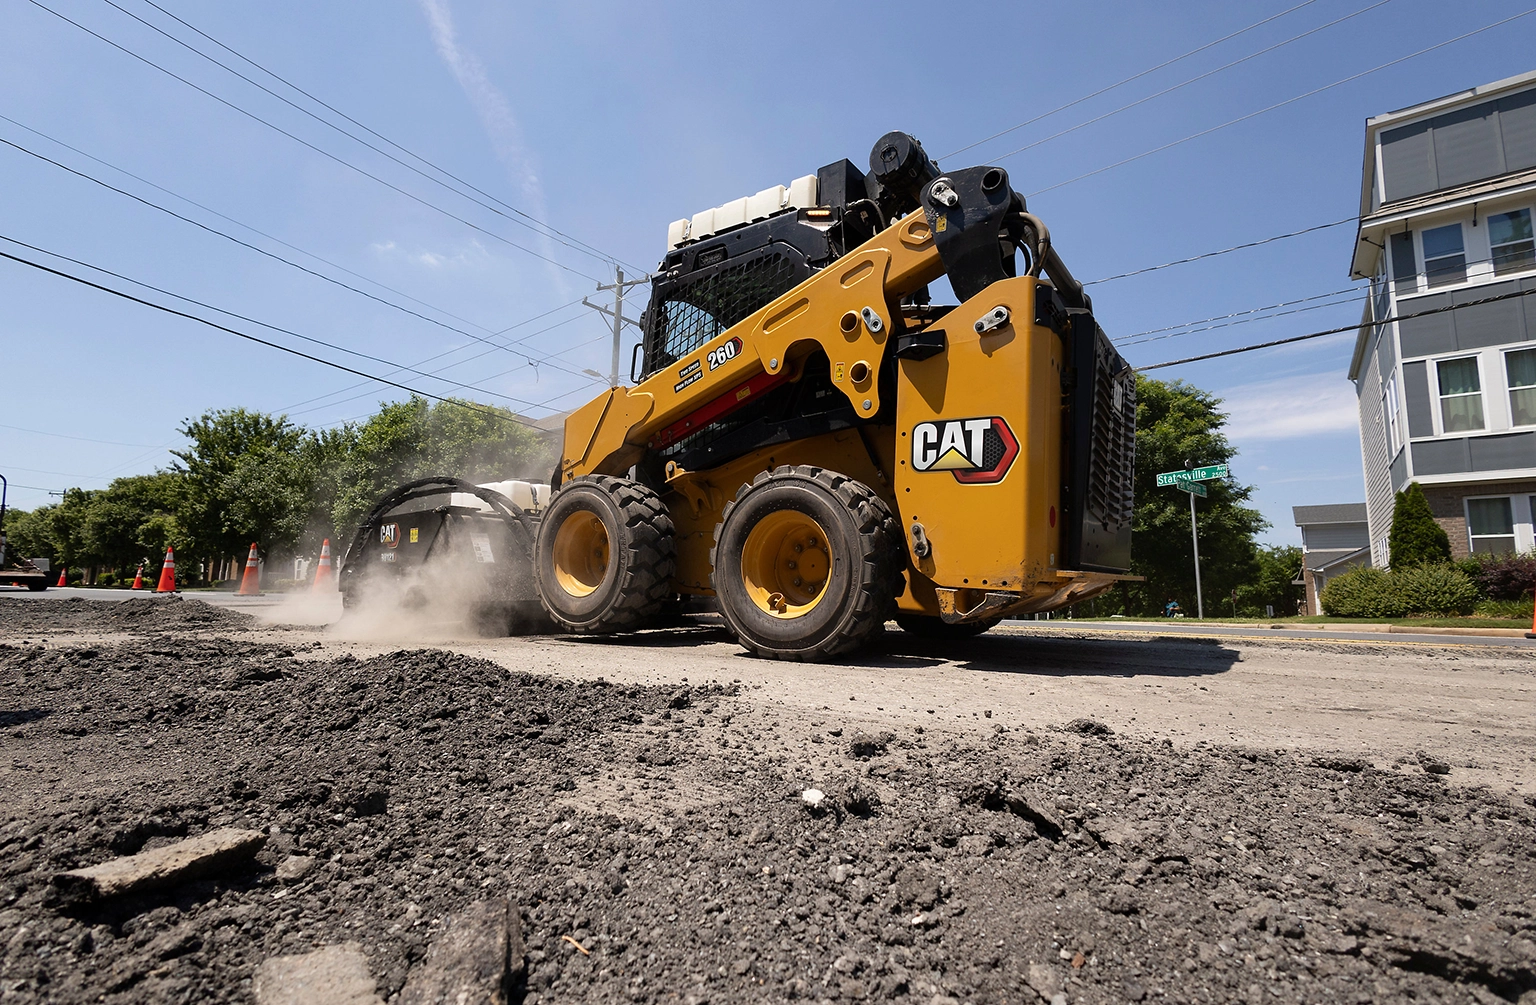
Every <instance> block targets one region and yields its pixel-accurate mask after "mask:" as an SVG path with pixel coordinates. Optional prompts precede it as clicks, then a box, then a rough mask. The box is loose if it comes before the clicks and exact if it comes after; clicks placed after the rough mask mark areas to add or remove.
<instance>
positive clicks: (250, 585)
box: [236, 544, 261, 597]
mask: <svg viewBox="0 0 1536 1005" xmlns="http://www.w3.org/2000/svg"><path fill="white" fill-rule="evenodd" d="M236 595H237V596H241V597H256V596H260V595H261V566H260V562H259V561H258V559H257V558H256V546H255V545H254V544H253V545H251V553H250V554H249V555H247V556H246V558H245V575H244V576H242V577H241V579H240V589H239V590H237V591H236Z"/></svg>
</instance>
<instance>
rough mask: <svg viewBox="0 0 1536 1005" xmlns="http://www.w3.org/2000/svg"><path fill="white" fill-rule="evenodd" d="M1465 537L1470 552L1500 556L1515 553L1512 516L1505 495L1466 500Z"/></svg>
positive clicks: (1513, 520)
mask: <svg viewBox="0 0 1536 1005" xmlns="http://www.w3.org/2000/svg"><path fill="white" fill-rule="evenodd" d="M1467 537H1468V538H1469V539H1470V541H1471V544H1472V550H1473V551H1474V552H1478V553H1481V554H1487V555H1503V554H1505V553H1507V552H1512V551H1514V550H1515V514H1514V510H1513V509H1512V508H1511V506H1510V505H1509V497H1508V496H1500V497H1497V498H1493V499H1468V500H1467Z"/></svg>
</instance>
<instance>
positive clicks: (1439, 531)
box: [1387, 482, 1451, 571]
mask: <svg viewBox="0 0 1536 1005" xmlns="http://www.w3.org/2000/svg"><path fill="white" fill-rule="evenodd" d="M1387 549H1388V550H1389V551H1390V552H1391V553H1392V561H1391V565H1392V569H1393V570H1394V571H1398V570H1402V569H1412V568H1415V567H1417V566H1421V565H1435V564H1438V563H1444V562H1449V561H1450V560H1451V539H1450V538H1449V537H1447V536H1446V533H1445V530H1444V528H1442V527H1441V526H1440V525H1439V524H1438V523H1436V522H1435V518H1434V516H1433V515H1432V514H1431V513H1430V511H1429V500H1428V499H1426V498H1424V490H1423V489H1421V488H1419V483H1418V482H1409V483H1408V487H1407V488H1406V489H1404V490H1403V491H1401V492H1399V493H1398V494H1397V500H1396V502H1395V503H1394V504H1393V506H1392V530H1391V531H1390V532H1389V533H1388V535H1387Z"/></svg>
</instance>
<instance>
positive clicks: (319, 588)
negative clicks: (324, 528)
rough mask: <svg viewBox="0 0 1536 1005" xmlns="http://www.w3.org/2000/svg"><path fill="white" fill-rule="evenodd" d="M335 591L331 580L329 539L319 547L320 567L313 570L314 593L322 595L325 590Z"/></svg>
mask: <svg viewBox="0 0 1536 1005" xmlns="http://www.w3.org/2000/svg"><path fill="white" fill-rule="evenodd" d="M331 589H335V583H334V581H333V580H332V579H331V539H330V538H326V539H325V542H324V543H323V544H321V545H320V565H319V567H317V568H316V569H315V585H314V586H313V587H312V592H314V593H324V592H325V591H326V590H331Z"/></svg>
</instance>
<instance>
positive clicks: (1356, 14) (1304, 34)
mask: <svg viewBox="0 0 1536 1005" xmlns="http://www.w3.org/2000/svg"><path fill="white" fill-rule="evenodd" d="M108 2H109V3H110V2H111V0H108ZM1391 2H1392V0H1376V2H1375V3H1372V4H1369V5H1367V6H1365V7H1361V8H1360V9H1359V10H1357V11H1355V12H1354V13H1352V14H1345V15H1344V16H1343V17H1341V18H1335V19H1334V20H1332V21H1329V22H1328V23H1327V24H1320V25H1318V26H1317V27H1316V28H1309V29H1308V30H1306V31H1304V32H1301V33H1300V34H1297V35H1292V36H1291V37H1290V38H1288V39H1285V40H1284V41H1281V42H1276V43H1275V44H1274V45H1270V46H1266V47H1265V48H1263V49H1260V50H1259V51H1258V52H1251V53H1249V54H1248V55H1246V56H1243V57H1241V58H1238V59H1234V60H1232V62H1230V63H1226V64H1224V65H1222V66H1218V67H1216V68H1215V69H1214V70H1207V71H1205V72H1204V73H1200V74H1196V75H1195V76H1193V77H1190V78H1188V79H1186V80H1181V81H1180V82H1179V83H1177V84H1172V85H1170V86H1168V87H1165V88H1163V89H1162V90H1161V91H1156V92H1154V93H1152V94H1149V95H1147V96H1146V97H1144V98H1137V99H1136V100H1135V101H1132V102H1129V103H1127V104H1124V105H1121V106H1120V107H1119V108H1114V109H1111V110H1110V111H1107V112H1104V113H1103V114H1102V115H1096V116H1094V117H1093V118H1091V119H1085V120H1084V121H1082V122H1079V123H1078V124H1077V125H1075V126H1068V127H1067V128H1066V129H1063V130H1061V131H1059V132H1055V133H1052V134H1051V135H1049V136H1043V137H1041V138H1040V139H1038V140H1034V141H1032V142H1029V143H1026V144H1024V145H1023V146H1022V147H1019V148H1018V149H1017V150H1010V151H1008V152H1007V153H1005V154H1000V155H999V156H998V157H996V158H995V159H996V160H1003V159H1005V158H1008V157H1012V156H1014V155H1015V154H1021V153H1023V152H1024V151H1026V150H1030V149H1033V148H1034V147H1038V146H1039V145H1040V144H1042V143H1049V142H1050V141H1051V140H1055V139H1060V138H1061V137H1063V136H1066V135H1067V134H1069V133H1075V132H1077V131H1078V130H1079V129H1084V128H1086V127H1088V126H1091V125H1093V124H1094V123H1096V122H1102V121H1104V120H1105V119H1107V118H1110V117H1111V116H1114V115H1119V114H1120V113H1121V112H1124V111H1128V110H1129V109H1132V108H1135V107H1136V106H1138V105H1144V104H1146V103H1147V102H1148V101H1152V100H1154V99H1156V98H1161V97H1162V96H1163V95H1165V94H1172V93H1173V92H1174V91H1177V90H1179V89H1181V88H1184V87H1188V86H1189V85H1190V84H1193V83H1196V82H1197V81H1201V80H1204V79H1205V78H1207V77H1212V76H1215V75H1216V74H1218V73H1221V72H1223V71H1226V70H1230V69H1232V67H1234V66H1238V65H1240V64H1242V63H1246V62H1248V61H1249V60H1251V59H1257V58H1259V57H1260V56H1263V55H1265V54H1267V53H1271V52H1274V51H1275V50H1276V49H1279V48H1282V47H1283V46H1287V45H1290V44H1291V43H1292V42H1297V41H1300V40H1301V39H1304V38H1306V37H1307V36H1309V35H1316V34H1317V33H1318V32H1320V31H1323V30H1325V29H1327V28H1332V27H1333V26H1334V25H1336V24H1343V23H1344V22H1345V21H1348V20H1349V19H1350V18H1355V17H1359V16H1360V15H1361V14H1364V13H1366V12H1367V11H1370V10H1374V9H1376V8H1377V7H1380V6H1382V5H1383V4H1387V3H1391Z"/></svg>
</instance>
